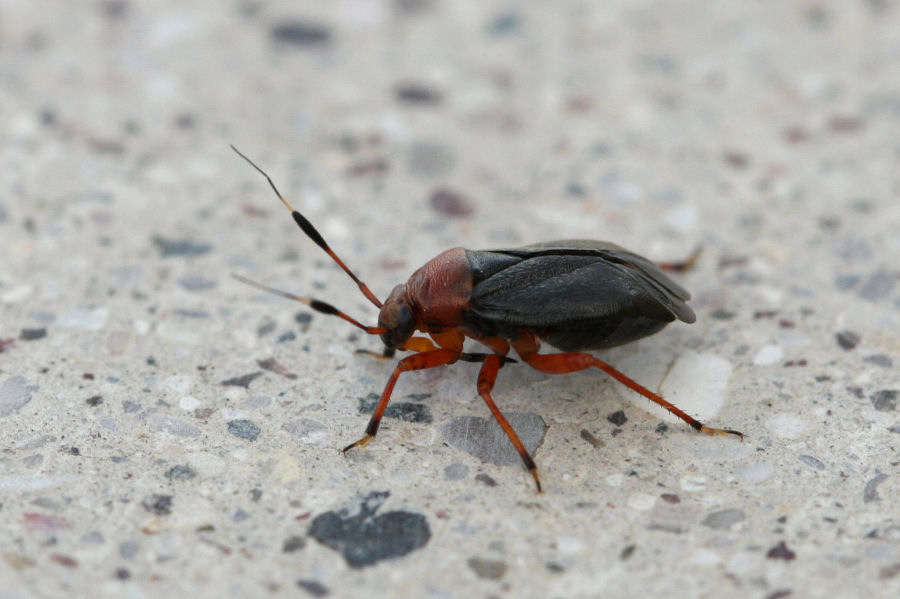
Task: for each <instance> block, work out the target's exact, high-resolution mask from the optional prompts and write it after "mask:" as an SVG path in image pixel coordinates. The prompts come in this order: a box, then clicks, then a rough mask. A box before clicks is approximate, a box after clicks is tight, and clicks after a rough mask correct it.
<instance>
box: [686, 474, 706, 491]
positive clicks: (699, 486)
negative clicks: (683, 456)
mask: <svg viewBox="0 0 900 599" xmlns="http://www.w3.org/2000/svg"><path fill="white" fill-rule="evenodd" d="M680 483H681V488H682V489H683V490H684V491H690V492H694V491H702V490H703V489H705V488H706V477H705V476H697V475H691V474H689V475H687V476H682V477H681V481H680Z"/></svg>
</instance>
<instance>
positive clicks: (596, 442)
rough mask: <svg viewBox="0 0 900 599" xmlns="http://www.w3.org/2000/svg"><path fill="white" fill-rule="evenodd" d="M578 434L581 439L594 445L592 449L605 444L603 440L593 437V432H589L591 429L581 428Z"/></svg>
mask: <svg viewBox="0 0 900 599" xmlns="http://www.w3.org/2000/svg"><path fill="white" fill-rule="evenodd" d="M579 435H580V436H581V438H582V439H584V440H585V441H587V442H588V443H590V444H591V445H592V446H593V447H594V449H600V448H601V447H603V446H604V445H605V443H603V441H601V440H600V439H598V438H597V437H595V436H594V435H593V434H591V431H589V430H588V429H586V428H583V429H581V432H580V433H579Z"/></svg>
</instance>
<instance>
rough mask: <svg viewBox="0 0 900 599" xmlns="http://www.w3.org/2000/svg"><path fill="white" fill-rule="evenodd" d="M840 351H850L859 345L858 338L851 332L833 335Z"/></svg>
mask: <svg viewBox="0 0 900 599" xmlns="http://www.w3.org/2000/svg"><path fill="white" fill-rule="evenodd" d="M835 339H837V343H838V345H839V346H841V349H844V350H847V351H850V350H851V349H853V348H854V347H856V346H857V345H858V344H859V340H860V336H859V335H858V334H857V333H854V332H853V331H841V332H840V333H837V334H836V335H835Z"/></svg>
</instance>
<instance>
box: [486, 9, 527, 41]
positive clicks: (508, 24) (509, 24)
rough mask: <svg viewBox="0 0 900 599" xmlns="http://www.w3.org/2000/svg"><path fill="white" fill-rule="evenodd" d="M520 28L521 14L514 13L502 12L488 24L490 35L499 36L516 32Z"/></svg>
mask: <svg viewBox="0 0 900 599" xmlns="http://www.w3.org/2000/svg"><path fill="white" fill-rule="evenodd" d="M518 29H519V16H518V15H516V14H514V13H502V14H499V15H497V16H496V17H494V18H493V19H491V21H490V23H488V26H487V32H488V35H491V36H494V37H499V36H503V35H509V34H511V33H515V32H516V31H517V30H518Z"/></svg>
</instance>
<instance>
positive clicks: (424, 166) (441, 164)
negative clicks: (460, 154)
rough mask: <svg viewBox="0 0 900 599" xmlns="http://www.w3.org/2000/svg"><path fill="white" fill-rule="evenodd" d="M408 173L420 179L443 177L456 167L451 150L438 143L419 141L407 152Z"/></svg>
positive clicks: (454, 156)
mask: <svg viewBox="0 0 900 599" xmlns="http://www.w3.org/2000/svg"><path fill="white" fill-rule="evenodd" d="M406 162H407V166H408V168H409V172H411V173H412V174H414V175H418V176H420V177H430V178H433V177H443V176H445V175H447V174H448V173H449V172H451V171H452V170H453V167H454V166H456V154H455V153H454V151H453V149H452V148H450V147H448V146H445V145H442V144H438V143H431V142H425V141H420V142H416V143H414V144H412V145H411V146H410V148H409V151H408V152H407V159H406Z"/></svg>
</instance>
